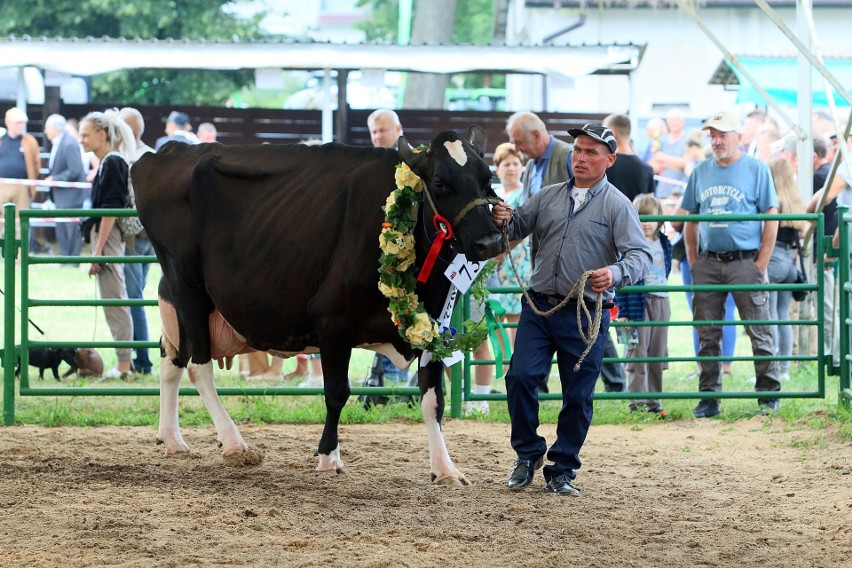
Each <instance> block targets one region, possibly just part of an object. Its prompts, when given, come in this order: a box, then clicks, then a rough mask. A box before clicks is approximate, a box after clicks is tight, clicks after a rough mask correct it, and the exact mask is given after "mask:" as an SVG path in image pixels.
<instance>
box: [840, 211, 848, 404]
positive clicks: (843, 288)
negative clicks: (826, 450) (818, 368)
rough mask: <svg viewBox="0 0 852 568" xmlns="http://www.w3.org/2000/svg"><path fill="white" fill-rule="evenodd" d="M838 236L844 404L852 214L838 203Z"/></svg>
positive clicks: (845, 399) (843, 394) (844, 397)
mask: <svg viewBox="0 0 852 568" xmlns="http://www.w3.org/2000/svg"><path fill="white" fill-rule="evenodd" d="M837 216H838V237H839V240H840V246H839V250H838V255H837V259H838V261H837V270H838V274H837V282H838V287H839V293H838V295H837V301H838V303H839V304H840V310H839V314H840V315H839V317H840V334H839V335H840V347H839V350H838V353H839V354H840V368H839V370H838V371H839V374H840V396H841V401H843V404H844V405H845V406H847V407H848V406H850V405H852V388H851V387H850V375H852V333H851V332H850V326H852V319H850V312H849V306H850V303H851V302H850V294H851V293H852V283H850V266H849V263H850V258H852V256H850V252H852V246H850V240H852V214H850V213H849V205H838V207H837Z"/></svg>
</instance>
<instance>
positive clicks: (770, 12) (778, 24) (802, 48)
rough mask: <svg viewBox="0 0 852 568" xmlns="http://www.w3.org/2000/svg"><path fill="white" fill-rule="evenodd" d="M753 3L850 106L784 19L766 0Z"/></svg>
mask: <svg viewBox="0 0 852 568" xmlns="http://www.w3.org/2000/svg"><path fill="white" fill-rule="evenodd" d="M679 1H681V0H679ZM754 3H755V4H757V6H758V8H760V9H761V10H763V11H764V13H765V14H766V15H767V16H769V19H770V20H772V23H774V24H775V26H776V27H777V28H778V29H779V30H781V33H783V34H784V35H785V36H787V38H788V39H789V40H790V41H791V42H793V45H795V46H796V49H798V50H799V52H800V53H801V54H802V55H804V56H805V57H806V58H807V60H808V61H810V62H811V65H813V66H814V67H816V70H817V71H819V72H820V74H821V75H822V76H823V77H825V78H826V80H828V82H829V83H831V86H832V87H834V89H835V90H836V91H837V94H839V95H840V96H841V97H843V98H844V99H845V100H846V102H847V103H849V105H850V106H852V95H850V94H849V93H848V92H847V91H846V89H844V88H843V85H841V84H840V81H838V80H837V79H835V78H834V75H832V74H831V71H829V70H828V69H827V68H826V66H825V65H823V64H822V63H820V61H819V60H818V59H817V58H816V56H814V54H813V53H811V51H810V50H809V49H808V48H807V47H806V46H805V45H804V44H803V43H802V42H801V41H799V38H797V37H796V35H795V34H794V33H793V32H792V31H790V28H788V27H787V24H785V23H784V21H783V20H782V19H781V18H780V17H779V16H778V14H777V13H776V12H775V10H773V9H772V7H771V6H770V5H769V4H767V3H766V0H754Z"/></svg>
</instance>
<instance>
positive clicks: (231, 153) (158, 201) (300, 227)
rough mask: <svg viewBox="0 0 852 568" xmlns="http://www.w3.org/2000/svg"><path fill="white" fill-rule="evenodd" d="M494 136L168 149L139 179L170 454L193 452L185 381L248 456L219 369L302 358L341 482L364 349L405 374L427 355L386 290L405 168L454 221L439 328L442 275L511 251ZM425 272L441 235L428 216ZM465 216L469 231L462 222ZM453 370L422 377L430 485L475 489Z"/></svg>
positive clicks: (162, 437)
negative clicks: (394, 204) (320, 395)
mask: <svg viewBox="0 0 852 568" xmlns="http://www.w3.org/2000/svg"><path fill="white" fill-rule="evenodd" d="M484 146H485V136H484V131H483V130H482V129H480V128H479V127H472V128H471V129H470V132H469V134H468V139H465V138H463V137H460V136H459V135H458V134H457V133H456V132H451V131H450V132H443V133H441V134H439V135H438V136H437V137H436V138H435V139H434V140H433V141H432V142H431V144H430V145H429V147H428V149H426V150H424V151H422V152H420V153H416V152H414V151H412V149H411V147H410V146H409V144H408V142H407V141H406V140H405V138H400V144H399V147H400V150H399V151H397V150H389V149H384V148H359V147H349V146H344V145H340V144H325V145H323V146H306V145H292V146H272V145H262V146H222V145H220V144H202V145H196V146H191V145H187V144H170V145H167V146H165V147H164V148H162V149H161V150H160V151H159V152H158V153H156V154H146V155H145V156H143V157H142V158H141V159H140V160H139V161H138V162H137V163H136V164H135V165H134V166H133V170H132V175H133V185H134V188H135V191H136V203H137V208H138V211H139V217H140V218H141V220H142V223H143V224H144V226H145V228H146V230H147V231H148V235H149V236H150V238H151V240H152V242H153V245H154V250H155V252H156V254H157V258H158V259H159V261H160V263H161V265H162V268H163V278H162V280H161V282H160V287H159V296H160V310H161V313H162V316H163V322H164V326H163V327H164V332H163V338H162V340H161V345H162V352H163V359H162V361H161V366H160V385H161V394H160V427H159V431H158V434H157V438H158V441H159V442H162V443H163V444H165V448H166V452H167V453H179V452H186V451H188V450H189V448H188V446H187V445H186V443H185V442H184V440H183V438H182V437H181V434H180V431H179V425H178V400H177V399H178V384H179V382H180V379H181V376H182V374H183V368H184V367H186V368H187V369H188V372H189V377H190V380H191V381H192V383H193V384H194V385H195V386H196V387H197V389H198V391H199V393H200V394H201V396H202V398H203V400H204V403H205V405H206V406H207V408H208V410H209V411H210V413H211V415H212V417H213V421H214V423H215V425H216V429H217V432H218V438H219V441H220V442H221V444H222V445H223V448H224V453H225V454H226V455H227V454H232V453H236V452H242V451H246V450H247V449H248V445H247V444H246V442H245V441H244V440H243V438H242V436H241V435H240V432H239V431H238V430H237V428H236V426H235V425H234V423H233V421H232V420H231V418H230V416H229V415H228V413H227V412H226V411H225V409H224V408H223V406H222V404H221V403H220V401H219V398H218V395H217V394H216V391H215V387H214V383H213V366H212V361H211V359H221V358H228V357H233V356H234V355H236V354H238V353H244V352H248V351H252V350H262V351H269V352H271V353H275V354H280V355H284V356H290V355H294V354H297V353H312V352H317V351H320V352H322V367H323V374H324V377H325V401H326V408H327V416H326V424H325V429H324V431H323V434H322V437H321V439H320V442H319V449H318V455H319V465H318V468H317V469H319V470H322V471H337V472H341V471H342V470H343V460H342V459H341V456H340V447H339V443H338V424H339V419H340V413H341V409H342V408H343V405H344V404H345V403H346V401H347V398H348V397H349V395H350V387H349V377H348V369H349V359H350V356H351V352H352V348H353V347H365V348H368V349H373V350H376V351H379V352H383V353H385V354H387V355H388V356H390V357H391V359H392V360H393V362H394V363H395V364H397V365H398V366H406V365H408V364H409V363H410V362H411V361H412V360H413V359H414V358H415V357H416V356H417V355H418V352H417V351H415V350H414V349H412V348H411V346H410V345H408V344H407V343H406V342H405V341H404V340H403V339H402V338H401V337H400V335H399V333H398V331H397V329H396V327H395V326H394V325H393V323H392V322H391V318H390V315H389V313H388V301H387V299H386V298H384V297H383V296H382V295H381V294H380V292H379V290H378V262H379V256H380V250H379V234H380V232H381V229H382V222H383V221H384V213H383V211H382V205H384V203H385V201H386V199H387V197H388V195H389V194H390V192H391V191H393V190H394V188H395V182H394V172H395V166H396V165H397V164H398V163H399V162H400V161H402V162H405V163H406V164H408V166H409V167H410V168H411V169H412V170H413V171H414V172H415V173H416V174H417V175H418V176H420V178H421V179H422V180H423V181H424V183H425V184H426V186H427V188H428V191H429V192H430V193H431V195H432V198H433V200H434V204H435V205H434V207H435V208H436V209H437V210H438V213H440V214H441V215H442V216H443V217H445V218H447V219H450V220H454V221H455V223H456V225H457V226H454V227H453V232H454V235H455V237H454V239H453V240H451V241H449V242H448V243H447V244H445V245H444V248H443V250H442V251H441V254H440V255H439V259H438V261H437V264H436V266H435V268H434V269H433V270H432V273H431V274H432V276H431V277H430V278H429V280H428V281H427V282H426V283H425V284H419V285H418V289H417V293H418V294H419V296H420V298H421V301H422V302H423V303H424V305H425V307H426V309H427V310H428V311H429V313H430V314H432V316H433V317H434V316H436V315H438V313H439V312H440V310H441V308H442V305H443V302H444V300H445V297H446V295H447V292H448V289H449V282H448V281H447V279H446V278H445V277H444V276H443V273H444V269H445V268H446V266H447V263H449V262H450V261H451V260H452V258H453V257H454V256H455V253H456V252H464V254H465V255H466V256H467V258H468V259H471V260H483V259H486V258H490V257H492V256H495V255H497V254H499V253H501V252H502V251H503V248H504V246H503V242H502V240H501V235H500V233H499V231H498V230H497V229H496V228H495V226H494V224H493V223H492V221H491V218H490V208H489V206H488V202H489V201H491V202H493V200H494V198H496V196H495V195H494V193H493V191H492V189H491V185H490V180H491V172H490V171H489V168H488V165H487V164H486V163H485V161H484V160H483V159H482V154H483V150H484ZM419 210H420V216H419V220H418V222H417V227H416V235H415V238H416V251H417V259H418V266H419V265H420V264H421V263H422V261H423V259H424V257H425V255H426V253H427V251H428V249H429V246H430V244H431V241H432V240H433V238H434V234H435V229H434V228H433V224H432V217H433V215H434V214H435V212H434V211H432V207H431V206H430V205H429V204H428V203H427V202H424V203H423V204H421V206H420V209H419ZM459 214H461V219H457V217H458V216H459ZM441 374H442V365H441V363H430V364H428V365H427V366H426V367H424V368H422V369H421V370H420V373H419V382H420V392H421V394H422V400H423V403H422V412H423V417H424V420H425V422H426V425H427V431H428V436H429V449H430V461H431V473H432V479H433V481H436V482H444V483H467V480H466V479H465V477H464V475H463V474H462V473H460V472H459V471H458V470H457V469H456V467H455V465H454V464H453V462H452V460H451V459H450V457H449V454H448V453H447V450H446V446H445V444H444V439H443V435H442V433H441V418H442V416H443V411H444V393H443V392H442V386H441V385H442V382H441Z"/></svg>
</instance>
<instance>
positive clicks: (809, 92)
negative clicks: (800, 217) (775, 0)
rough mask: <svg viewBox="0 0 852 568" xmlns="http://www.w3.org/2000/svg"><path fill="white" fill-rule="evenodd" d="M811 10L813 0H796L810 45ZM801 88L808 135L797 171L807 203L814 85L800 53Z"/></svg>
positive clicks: (801, 117) (810, 181)
mask: <svg viewBox="0 0 852 568" xmlns="http://www.w3.org/2000/svg"><path fill="white" fill-rule="evenodd" d="M810 10H811V0H799V1H798V2H796V24H797V26H798V31H799V37H800V38H802V40H804V41H806V42H807V43H808V45H810V46H813V44H814V38H813V36H812V35H811V30H810V28H809V27H808V18H807V16H806V15H805V13H806V12H809V11H810ZM797 60H798V67H799V89H798V105H797V108H798V111H799V124H801V125H802V128H803V129H804V131H805V133H806V134H807V136H805V138H800V139H799V143H798V144H797V145H796V155H797V156H798V160H797V168H796V169H797V170H798V171H797V173H798V181H799V194H800V195H801V196H802V199H803V200H804V201H805V203H807V202H808V201H809V200H810V198H811V196H812V195H813V192H814V189H813V178H814V161H813V159H812V157H813V155H814V142H813V138H812V132H811V123H812V120H811V115H812V113H813V85H812V81H811V65H810V63H809V62H808V60H807V59H806V58H805V57H803V56H802V55H799V56H798V58H797Z"/></svg>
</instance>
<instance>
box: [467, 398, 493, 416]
mask: <svg viewBox="0 0 852 568" xmlns="http://www.w3.org/2000/svg"><path fill="white" fill-rule="evenodd" d="M489 410H490V408H489V407H488V401H487V400H468V401H467V402H465V403H464V404H463V405H462V412H463V413H464V415H465V416H473V415H474V414H488V412H489Z"/></svg>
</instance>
